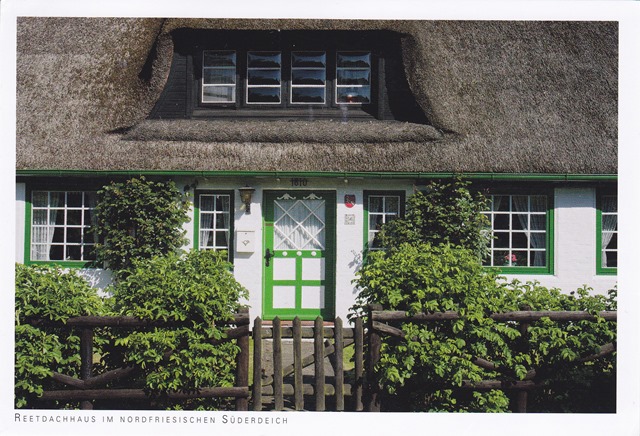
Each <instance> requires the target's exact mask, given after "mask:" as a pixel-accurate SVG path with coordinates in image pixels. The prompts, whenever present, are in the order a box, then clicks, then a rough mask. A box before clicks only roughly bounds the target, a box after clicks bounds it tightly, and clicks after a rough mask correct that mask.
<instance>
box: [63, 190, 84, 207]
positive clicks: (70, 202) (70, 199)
mask: <svg viewBox="0 0 640 436" xmlns="http://www.w3.org/2000/svg"><path fill="white" fill-rule="evenodd" d="M67 207H82V192H68V193H67Z"/></svg>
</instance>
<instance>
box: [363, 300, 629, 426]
mask: <svg viewBox="0 0 640 436" xmlns="http://www.w3.org/2000/svg"><path fill="white" fill-rule="evenodd" d="M462 318H464V317H463V316H462V315H461V314H460V313H458V312H456V311H445V312H436V313H419V314H411V315H410V314H408V313H407V312H404V311H391V310H383V309H382V306H380V305H377V304H372V305H369V307H368V324H367V333H368V335H367V338H368V354H367V365H366V375H367V379H368V380H369V381H368V383H367V393H366V395H365V396H366V398H367V404H366V406H365V407H366V410H368V411H371V412H376V411H380V410H381V405H380V400H379V393H380V386H379V385H378V384H377V383H376V382H375V380H374V367H375V365H376V364H377V363H378V362H379V361H380V357H381V354H380V349H381V346H382V335H389V336H393V337H398V338H405V337H406V335H405V333H404V331H402V330H401V329H400V328H398V327H395V326H393V325H389V324H402V323H403V322H413V323H430V322H438V321H455V320H458V319H462ZM489 318H491V319H493V320H494V321H498V322H515V323H518V324H519V329H520V332H521V334H522V335H523V337H525V338H526V337H527V330H528V328H529V326H530V323H532V322H536V321H539V320H541V319H542V318H548V319H550V320H552V321H558V322H575V321H593V322H597V321H598V320H600V319H603V320H605V321H611V322H616V321H617V319H618V314H617V311H600V312H598V313H597V314H592V313H589V312H585V311H531V310H521V311H513V312H503V313H492V314H490V315H489ZM616 349H617V346H616V343H615V342H612V343H608V344H603V345H601V346H600V349H599V351H598V352H597V353H595V354H593V355H590V356H586V357H582V358H580V359H577V362H587V361H591V360H595V359H598V358H600V357H603V356H606V355H608V354H611V353H613V352H615V351H616ZM472 362H473V363H474V364H475V365H477V366H479V367H481V368H484V369H487V370H490V371H497V372H501V373H502V374H503V375H505V376H508V377H509V376H510V377H513V376H514V375H515V374H510V373H509V371H510V370H508V369H505V368H501V367H500V366H499V365H497V364H496V363H494V362H490V361H488V360H486V359H482V358H479V357H475V358H474V359H473V360H472ZM536 376H537V372H536V370H535V369H530V370H529V371H528V372H527V374H526V376H525V377H524V380H515V379H514V380H483V381H479V382H472V381H469V380H465V381H463V382H462V385H461V386H455V388H458V389H471V390H491V389H500V390H516V391H518V396H517V404H516V411H517V412H519V413H526V409H527V395H528V391H530V390H532V389H535V388H539V387H540V385H539V384H537V383H536V382H534V381H533V379H534V378H535V377H536ZM432 387H434V388H437V387H440V388H452V386H444V385H443V386H435V385H434V386H432Z"/></svg>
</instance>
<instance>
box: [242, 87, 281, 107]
mask: <svg viewBox="0 0 640 436" xmlns="http://www.w3.org/2000/svg"><path fill="white" fill-rule="evenodd" d="M247 102H249V103H280V88H259V87H256V88H249V89H248V97H247Z"/></svg>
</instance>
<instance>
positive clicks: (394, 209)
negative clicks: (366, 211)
mask: <svg viewBox="0 0 640 436" xmlns="http://www.w3.org/2000/svg"><path fill="white" fill-rule="evenodd" d="M384 206H385V212H387V213H394V214H398V215H399V214H400V198H398V197H386V201H385V205H384Z"/></svg>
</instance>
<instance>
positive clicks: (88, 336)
mask: <svg viewBox="0 0 640 436" xmlns="http://www.w3.org/2000/svg"><path fill="white" fill-rule="evenodd" d="M92 371H93V329H92V328H91V327H85V328H83V329H81V330H80V378H81V379H82V380H89V379H90V378H91V373H92ZM80 409H82V410H91V409H93V403H92V402H91V401H89V400H85V401H81V402H80Z"/></svg>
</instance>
